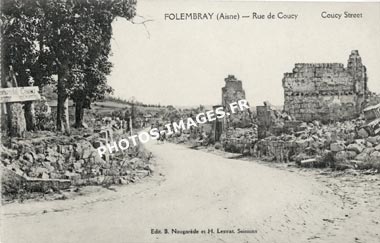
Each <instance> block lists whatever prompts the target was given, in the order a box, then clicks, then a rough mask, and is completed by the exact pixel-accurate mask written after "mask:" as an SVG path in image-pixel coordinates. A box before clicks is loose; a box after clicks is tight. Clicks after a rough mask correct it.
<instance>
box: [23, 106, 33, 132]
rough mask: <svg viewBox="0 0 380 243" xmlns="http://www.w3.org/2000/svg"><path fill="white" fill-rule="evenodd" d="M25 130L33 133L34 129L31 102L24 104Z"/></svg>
mask: <svg viewBox="0 0 380 243" xmlns="http://www.w3.org/2000/svg"><path fill="white" fill-rule="evenodd" d="M24 110H25V120H26V129H27V130H28V131H34V130H35V129H36V115H35V111H34V103H33V101H28V102H25V103H24Z"/></svg>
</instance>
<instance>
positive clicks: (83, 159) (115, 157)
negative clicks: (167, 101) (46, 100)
mask: <svg viewBox="0 0 380 243" xmlns="http://www.w3.org/2000/svg"><path fill="white" fill-rule="evenodd" d="M98 141H99V139H98V137H97V136H87V137H86V136H80V135H76V136H72V137H67V136H55V134H54V133H51V134H49V136H45V135H44V136H40V137H36V138H29V139H22V140H14V141H12V142H11V144H10V146H9V147H7V148H6V147H4V146H2V147H1V149H0V151H1V155H0V156H1V162H2V163H1V164H2V166H3V170H7V171H12V172H14V173H15V174H17V175H18V176H21V177H24V178H27V181H28V182H30V181H31V180H30V179H41V181H45V182H46V183H50V182H48V181H54V180H69V181H70V182H71V183H70V184H71V185H74V186H80V185H96V184H98V185H102V184H105V183H106V184H126V183H129V182H133V181H135V180H137V179H138V178H139V177H144V176H147V175H149V174H151V173H152V172H153V171H154V167H153V165H151V164H150V162H149V159H150V158H151V155H150V154H149V153H147V152H146V151H145V150H144V148H143V147H142V146H136V147H131V148H129V149H128V150H126V151H124V152H118V153H113V154H111V155H110V158H109V161H108V162H107V161H106V160H104V159H103V158H101V157H100V156H99V154H98V152H97V150H96V149H95V148H94V146H93V144H96V142H98ZM6 179H7V178H4V180H3V181H2V185H3V186H2V193H5V194H6V193H10V192H12V191H14V190H13V189H12V187H14V183H12V180H9V181H7V180H6ZM8 179H9V178H8ZM24 184H25V183H24ZM24 186H25V185H24ZM29 189H30V188H29ZM16 191H17V190H16Z"/></svg>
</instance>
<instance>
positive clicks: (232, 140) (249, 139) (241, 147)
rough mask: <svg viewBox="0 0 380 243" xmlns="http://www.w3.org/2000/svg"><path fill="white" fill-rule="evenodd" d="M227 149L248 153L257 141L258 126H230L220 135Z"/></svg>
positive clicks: (232, 151) (233, 151)
mask: <svg viewBox="0 0 380 243" xmlns="http://www.w3.org/2000/svg"><path fill="white" fill-rule="evenodd" d="M220 141H221V144H222V146H223V148H224V150H225V151H227V152H231V153H241V154H244V155H248V154H251V153H252V148H253V145H254V144H255V143H256V141H257V126H256V125H253V127H251V128H228V129H227V131H226V132H225V133H223V134H222V135H221V137H220Z"/></svg>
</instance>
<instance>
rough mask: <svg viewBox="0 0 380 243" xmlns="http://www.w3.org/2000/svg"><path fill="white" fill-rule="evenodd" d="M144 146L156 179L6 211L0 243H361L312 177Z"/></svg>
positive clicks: (334, 199) (339, 205)
mask: <svg viewBox="0 0 380 243" xmlns="http://www.w3.org/2000/svg"><path fill="white" fill-rule="evenodd" d="M146 146H147V149H148V150H150V151H152V152H153V154H154V155H155V161H156V163H157V171H156V172H155V175H154V176H153V177H149V178H147V179H144V180H143V181H141V182H139V183H137V184H133V185H127V186H121V187H116V192H115V191H109V190H107V191H106V192H104V191H103V192H102V193H93V194H89V195H84V196H79V197H76V198H75V199H68V200H60V201H44V202H32V203H28V204H10V205H6V206H4V207H3V212H4V213H5V215H4V216H3V217H2V218H3V221H2V231H3V232H1V233H2V234H1V236H2V238H1V242H2V243H12V242H28V243H34V242H35V243H44V242H48V243H51V242H80V243H84V242H89V243H95V242H133V243H135V242H136V243H138V242H281V243H283V242H362V241H360V240H361V239H362V237H363V235H360V233H361V232H363V233H364V232H365V225H364V229H359V228H358V226H357V224H355V223H352V224H351V222H346V220H345V218H346V217H347V215H346V214H347V211H346V208H345V207H344V202H343V201H342V199H341V198H340V197H338V196H336V195H335V194H333V193H332V192H331V190H330V189H329V188H327V187H325V186H324V185H322V184H321V183H319V182H317V181H316V180H314V178H312V177H306V176H302V175H299V174H297V173H291V172H289V171H284V170H279V169H276V168H270V167H267V166H265V165H261V164H258V163H255V162H247V161H239V160H234V159H226V158H223V157H220V156H217V155H213V154H210V153H206V152H202V151H196V150H191V149H189V148H185V147H184V146H180V145H174V144H159V145H158V144H157V143H156V142H151V143H149V144H147V145H146ZM165 229H167V230H168V234H165ZM172 229H176V230H178V232H181V231H183V230H197V232H198V233H196V232H195V233H193V234H181V233H177V234H176V233H172ZM240 230H246V231H247V233H238V231H240ZM368 230H370V229H368ZM159 231H161V234H159ZM218 231H219V233H218ZM152 232H153V233H152ZM212 232H213V233H212ZM358 233H359V235H358V236H357V238H356V239H355V237H356V234H358ZM372 239H373V238H372ZM363 242H371V241H363ZM374 242H375V241H374Z"/></svg>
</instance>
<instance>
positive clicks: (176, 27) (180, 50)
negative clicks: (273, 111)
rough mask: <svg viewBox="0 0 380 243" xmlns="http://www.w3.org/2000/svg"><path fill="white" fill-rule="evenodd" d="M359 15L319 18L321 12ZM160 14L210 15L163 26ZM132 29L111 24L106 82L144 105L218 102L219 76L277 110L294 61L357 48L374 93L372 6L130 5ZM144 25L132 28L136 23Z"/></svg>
mask: <svg viewBox="0 0 380 243" xmlns="http://www.w3.org/2000/svg"><path fill="white" fill-rule="evenodd" d="M323 11H326V12H327V13H331V14H332V13H340V14H342V13H344V12H345V11H347V12H350V13H362V15H363V17H362V18H358V19H343V18H342V19H327V18H325V19H324V18H322V17H321V12H323ZM253 12H256V13H258V14H265V15H268V13H269V12H270V13H273V14H277V13H278V12H283V13H287V14H298V17H297V19H296V20H283V19H282V20H280V19H275V20H269V19H264V20H262V19H256V20H254V19H251V18H247V19H239V20H224V21H222V20H220V21H218V20H215V15H216V14H217V13H226V14H237V13H239V14H240V16H241V15H249V16H252V14H253ZM165 13H214V19H213V20H182V21H181V20H178V21H170V20H165V19H164V16H165ZM137 15H138V17H136V18H135V19H134V22H135V24H133V23H131V22H130V21H127V20H125V19H120V18H118V19H116V20H115V21H114V23H113V39H112V43H111V45H112V52H113V55H112V56H111V58H110V59H111V62H112V63H113V64H114V67H113V70H112V73H111V75H110V77H109V84H110V85H111V86H112V87H113V88H114V89H115V93H114V96H117V97H121V98H125V99H129V98H131V97H135V98H136V100H138V101H142V102H144V103H148V104H158V103H160V104H161V105H168V104H172V105H177V106H194V105H199V104H204V105H215V104H220V103H221V95H222V94H221V88H222V87H223V86H224V78H225V77H227V76H228V75H229V74H233V75H235V76H236V77H237V78H238V79H239V80H241V81H242V82H243V88H244V89H245V92H246V98H247V100H248V101H249V102H250V104H251V105H252V104H253V105H261V104H262V103H263V102H264V101H269V102H270V103H271V104H273V105H282V104H283V89H282V78H283V74H284V73H285V72H291V71H292V69H293V67H294V64H295V63H304V62H305V63H320V62H335V63H336V62H338V63H343V64H344V65H345V66H346V65H347V59H348V56H349V54H350V52H351V50H359V54H360V55H361V57H362V61H363V63H364V64H365V65H366V67H367V74H368V77H369V83H368V84H369V88H370V89H371V91H375V92H379V93H380V24H379V23H380V3H294V2H293V3H278V2H266V3H264V2H247V1H235V2H230V1H198V0H193V1H189V0H187V1H185V0H169V1H168V0H165V1H164V0H154V1H147V0H138V3H137ZM140 16H142V17H140ZM144 19H145V20H149V21H148V22H145V25H143V24H139V23H141V22H142V21H143V20H144Z"/></svg>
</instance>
